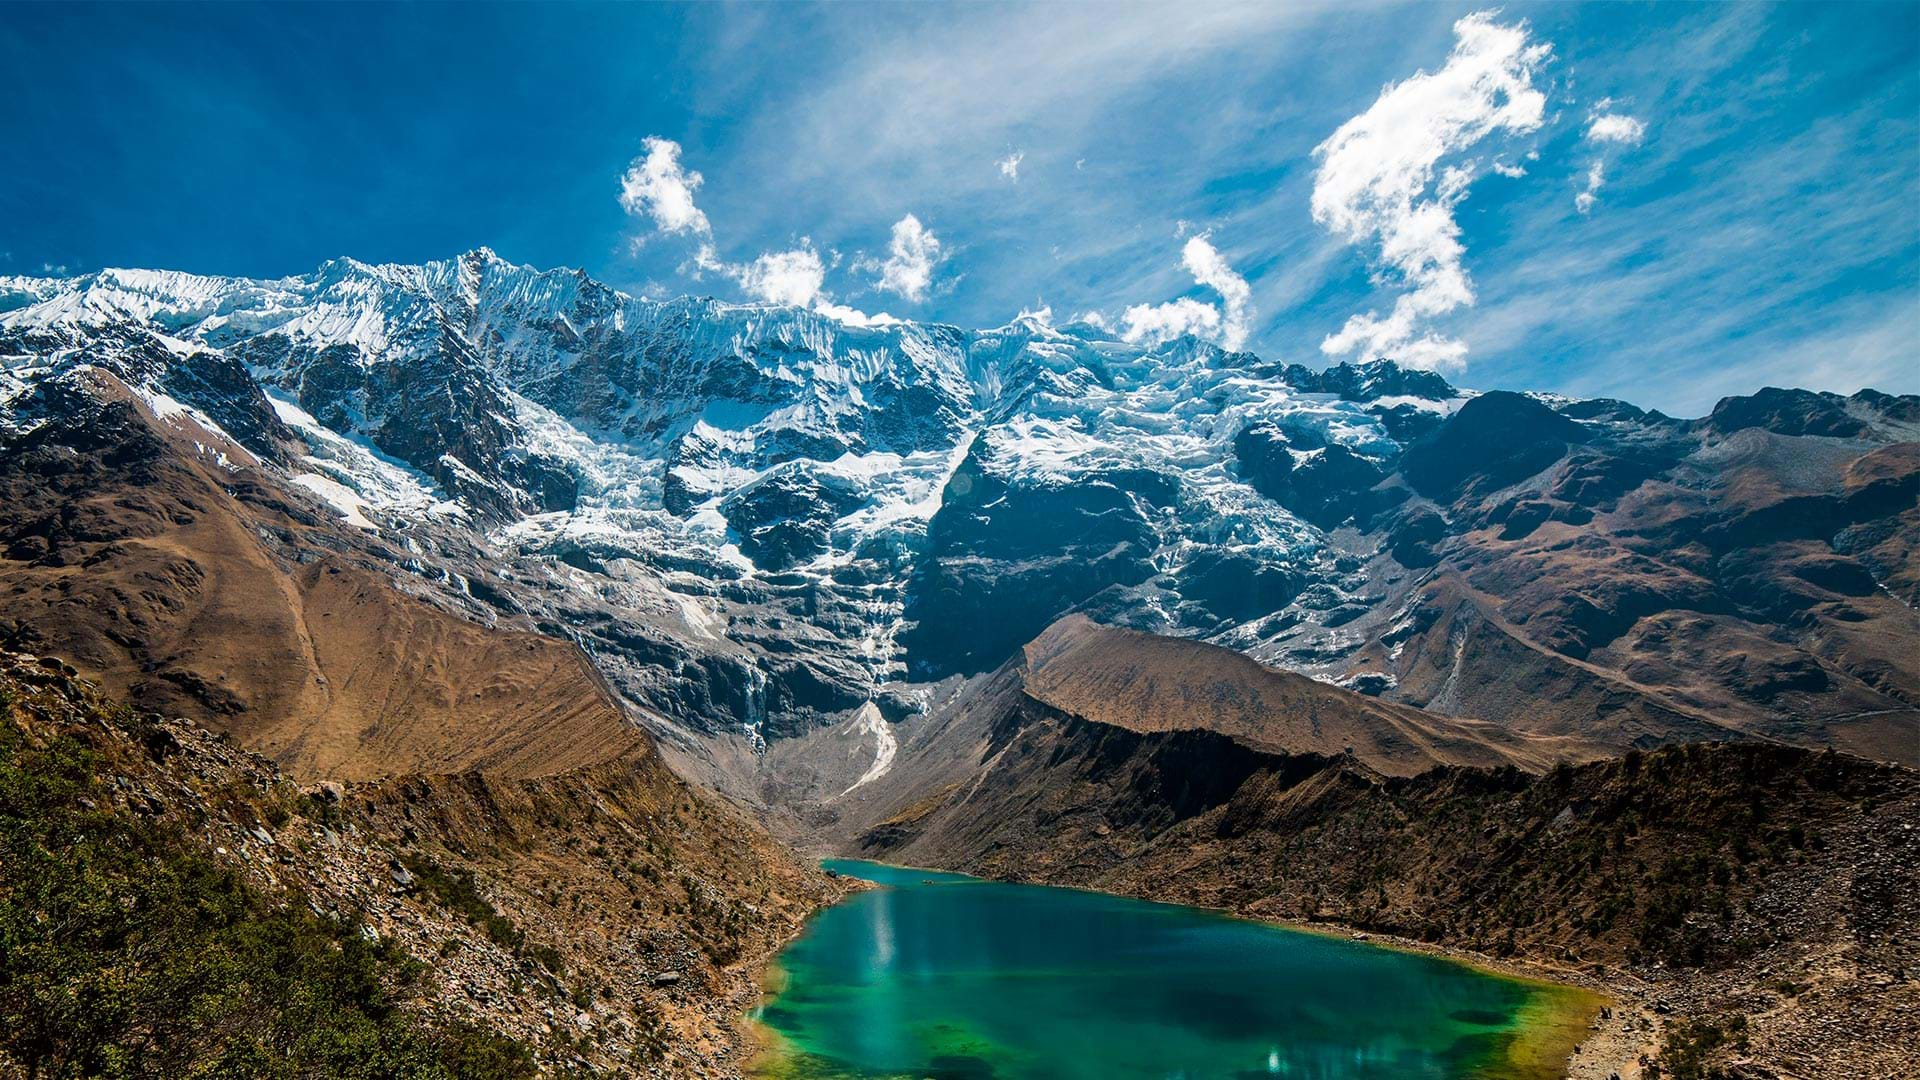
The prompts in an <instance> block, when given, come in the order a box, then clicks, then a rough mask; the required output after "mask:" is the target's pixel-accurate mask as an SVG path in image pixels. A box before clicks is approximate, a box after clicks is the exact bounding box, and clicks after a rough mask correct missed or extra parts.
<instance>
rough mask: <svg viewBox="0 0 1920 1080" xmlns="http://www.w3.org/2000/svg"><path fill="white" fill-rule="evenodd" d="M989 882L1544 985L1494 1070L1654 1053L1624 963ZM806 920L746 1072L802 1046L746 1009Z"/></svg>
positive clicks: (1613, 1069)
mask: <svg viewBox="0 0 1920 1080" xmlns="http://www.w3.org/2000/svg"><path fill="white" fill-rule="evenodd" d="M876 865H885V866H887V867H889V868H891V869H895V870H901V871H907V872H910V873H926V874H939V875H943V876H945V875H953V876H958V877H966V878H972V879H973V880H977V881H981V882H987V883H995V879H991V878H975V877H973V876H972V875H964V874H956V872H955V871H951V870H941V869H936V868H932V867H919V866H911V865H901V864H876ZM848 880H849V882H850V885H851V887H850V888H849V890H848V892H847V893H846V894H844V895H843V896H842V897H841V898H840V899H839V900H837V901H836V903H841V902H844V901H845V900H846V899H847V898H848V897H850V896H851V895H852V894H853V893H855V892H858V891H864V890H866V889H876V888H891V887H893V886H889V885H885V884H880V883H875V882H869V881H867V880H865V879H862V878H858V877H849V878H848ZM997 883H1000V884H1018V885H1023V886H1026V887H1034V888H1043V889H1060V890H1063V891H1070V892H1078V893H1085V894H1090V895H1096V896H1112V897H1119V898H1124V899H1129V900H1135V901H1139V902H1142V903H1148V904H1158V905H1165V906H1168V907H1176V908H1182V909H1186V910H1192V911H1204V912H1207V913H1209V914H1211V915H1215V916H1219V917H1223V918H1228V919H1233V920H1236V921H1242V922H1247V923H1253V924H1256V925H1264V926H1271V927H1274V928H1276V929H1282V930H1288V931H1292V932H1296V933H1302V934H1309V935H1313V936H1319V937H1325V938H1329V939H1335V940H1344V941H1350V942H1355V943H1360V944H1364V945H1367V946H1369V947H1373V948H1380V949H1385V950H1389V951H1395V952H1405V953H1410V954H1418V955H1423V956H1428V957H1432V958H1435V959H1440V960H1445V961H1447V962H1448V963H1451V964H1457V965H1459V966H1462V967H1465V968H1468V969H1471V970H1475V971H1478V972H1480V973H1482V974H1484V975H1487V976H1490V977H1494V978H1499V979H1502V980H1506V981H1511V982H1520V983H1524V984H1527V985H1529V986H1532V987H1535V988H1537V989H1538V990H1539V991H1541V992H1543V994H1544V995H1545V997H1544V998H1543V999H1542V1000H1537V1001H1535V1002H1533V1003H1530V1004H1529V1005H1527V1006H1526V1007H1524V1009H1523V1012H1527V1013H1532V1014H1533V1015H1531V1016H1527V1017H1526V1018H1525V1019H1524V1020H1523V1021H1522V1024H1521V1027H1522V1033H1521V1035H1520V1037H1518V1038H1517V1039H1516V1040H1515V1041H1514V1042H1513V1043H1512V1044H1511V1045H1510V1046H1509V1047H1507V1049H1506V1050H1505V1051H1504V1053H1503V1059H1504V1065H1505V1067H1504V1068H1501V1069H1499V1071H1498V1073H1497V1075H1503V1076H1514V1077H1526V1078H1533V1077H1542V1078H1544V1077H1548V1076H1568V1077H1576V1078H1580V1080H1586V1078H1589V1077H1591V1078H1593V1080H1606V1078H1609V1077H1613V1076H1618V1077H1619V1078H1620V1080H1638V1078H1639V1077H1640V1076H1641V1075H1642V1074H1643V1070H1642V1067H1641V1061H1642V1060H1643V1057H1644V1056H1646V1055H1650V1054H1651V1053H1652V1050H1653V1048H1654V1046H1655V1044H1656V1039H1657V1033H1658V1024H1657V1018H1656V1017H1655V1015H1654V1013H1653V1011H1652V1009H1651V1008H1650V1007H1649V1006H1648V1005H1647V1004H1646V999H1647V993H1646V988H1645V987H1644V986H1641V985H1639V982H1638V980H1635V979H1633V978H1632V977H1631V976H1627V975H1625V974H1624V973H1617V972H1612V971H1610V970H1607V971H1601V972H1595V971H1592V970H1581V969H1574V968H1567V967H1563V966H1559V965H1554V964H1550V963H1546V962H1542V961H1537V960H1532V959H1527V958H1500V957H1493V956H1489V955H1486V954H1482V953H1478V952H1474V951H1472V950H1466V949H1456V948H1450V947H1447V946H1444V945H1438V944H1435V943H1432V942H1426V941H1419V940H1415V939H1411V938H1402V937H1398V936H1396V935H1392V934H1381V933H1377V932H1370V931H1361V930H1357V929H1354V928H1352V927H1347V926H1343V925H1340V924H1336V923H1328V922H1300V921H1294V920H1285V919H1273V918H1265V917H1261V916H1258V915H1249V914H1245V913H1241V912H1235V911H1232V910H1230V909H1226V908H1221V907H1213V906H1204V905H1193V904H1182V903H1178V902H1173V901H1167V900H1162V899H1159V898H1156V897H1152V896H1139V895H1129V894H1127V893H1122V892H1108V891H1106V890H1100V889H1090V888H1085V887H1080V886H1074V885H1052V884H1040V883H1028V882H997ZM831 906H832V905H829V907H831ZM826 910H827V908H825V907H823V908H822V909H821V912H824V911H826ZM821 912H816V913H815V916H814V919H817V918H818V917H819V915H820V913H821ZM812 923H813V919H810V920H809V921H808V924H807V925H806V926H803V927H801V928H800V929H799V930H798V931H796V932H795V933H794V934H793V935H792V936H791V937H790V938H789V940H788V942H787V943H784V944H783V945H782V946H781V948H780V949H776V950H775V952H774V954H773V955H772V956H769V957H768V958H767V959H766V961H765V962H764V963H762V964H761V965H760V967H759V969H758V974H757V975H756V977H755V978H754V980H753V983H754V986H755V989H756V992H757V996H756V997H755V998H754V1000H753V1003H752V1004H750V1005H749V1006H747V1007H746V1008H745V1009H744V1010H743V1011H742V1012H741V1014H740V1022H741V1028H742V1031H743V1033H744V1034H745V1035H746V1046H745V1049H744V1052H743V1054H742V1055H741V1056H740V1058H739V1059H738V1060H739V1063H740V1065H741V1067H742V1069H743V1074H744V1075H748V1076H776V1075H778V1076H785V1075H788V1074H787V1073H786V1072H784V1071H780V1070H781V1069H782V1066H783V1065H786V1066H796V1065H798V1064H800V1058H801V1057H802V1055H800V1054H799V1053H798V1051H797V1048H795V1047H794V1046H793V1045H792V1044H791V1043H789V1042H788V1041H787V1040H786V1039H785V1038H784V1037H783V1036H782V1035H781V1034H780V1033H779V1032H778V1031H776V1030H774V1029H773V1028H771V1027H770V1026H768V1025H766V1024H764V1023H761V1022H760V1021H759V1020H758V1019H757V1018H756V1017H755V1016H754V1015H753V1014H754V1013H755V1012H757V1010H758V1008H759V1007H760V1006H761V1005H763V1004H764V1003H765V1002H766V1001H767V1000H769V999H770V998H771V997H774V996H777V995H778V993H779V992H780V990H781V989H783V988H784V986H785V983H786V973H785V971H784V969H782V968H781V966H780V965H779V963H778V960H777V957H778V955H779V953H780V952H782V951H784V949H785V947H786V945H787V944H790V943H791V941H793V940H797V939H798V938H799V937H801V936H803V935H804V934H805V933H806V932H807V930H808V928H809V927H810V926H811V925H812Z"/></svg>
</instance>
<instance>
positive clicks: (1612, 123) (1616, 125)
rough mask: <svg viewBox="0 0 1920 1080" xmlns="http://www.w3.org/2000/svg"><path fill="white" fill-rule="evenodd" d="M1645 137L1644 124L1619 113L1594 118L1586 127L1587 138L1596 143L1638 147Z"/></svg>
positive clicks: (1645, 129) (1645, 128)
mask: <svg viewBox="0 0 1920 1080" xmlns="http://www.w3.org/2000/svg"><path fill="white" fill-rule="evenodd" d="M1609 104H1611V101H1609ZM1646 137H1647V125H1646V124H1644V123H1642V122H1641V121H1639V120H1636V119H1634V118H1633V117H1631V116H1624V115H1622V114H1620V113H1604V114H1602V115H1600V116H1596V117H1594V118H1593V123H1591V124H1588V125H1587V138H1588V139H1589V140H1590V141H1593V142H1597V143H1624V144H1626V145H1628V146H1639V145H1640V144H1641V143H1642V142H1643V141H1645V139H1646Z"/></svg>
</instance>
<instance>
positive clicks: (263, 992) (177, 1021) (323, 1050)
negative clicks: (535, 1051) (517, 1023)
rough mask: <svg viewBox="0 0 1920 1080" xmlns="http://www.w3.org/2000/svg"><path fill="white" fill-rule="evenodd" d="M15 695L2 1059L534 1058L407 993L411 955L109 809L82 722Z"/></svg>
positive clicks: (134, 1071) (6, 781)
mask: <svg viewBox="0 0 1920 1080" xmlns="http://www.w3.org/2000/svg"><path fill="white" fill-rule="evenodd" d="M15 707H16V701H15V700H14V698H13V697H12V696H11V695H8V696H7V697H6V698H5V699H4V700H3V701H0V712H4V714H5V715H4V716H0V868H3V869H0V1072H6V1071H8V1067H9V1066H12V1067H16V1068H18V1069H20V1070H21V1071H22V1072H24V1073H25V1074H26V1075H31V1076H36V1077H81V1076H86V1077H115V1078H122V1077H124V1078H142V1077H154V1078H174V1077H185V1076H209V1077H243V1076H244V1077H309V1076H328V1077H369V1078H372V1077H414V1078H437V1077H461V1078H468V1077H473V1078H498V1077H518V1076H527V1075H531V1074H532V1072H533V1067H532V1060H531V1057H530V1054H529V1052H528V1051H527V1049H526V1048H525V1047H524V1046H521V1045H520V1044H518V1043H515V1042H513V1041H511V1040H509V1039H505V1038H502V1037H499V1036H497V1035H495V1034H493V1033H490V1032H488V1031H485V1030H482V1029H480V1028H478V1027H475V1026H471V1025H467V1024H463V1023H457V1022H435V1021H429V1020H428V1019H427V1018H426V1017H425V1016H424V1015H423V1014H421V1013H418V1012H415V1011H413V1010H411V1009H410V1008H408V1007H407V1005H406V1002H407V998H408V995H409V994H410V993H411V992H412V991H413V990H414V989H415V988H416V987H418V985H419V984H420V980H421V978H422V975H423V968H422V967H421V965H419V964H418V963H417V962H415V961H414V960H412V959H411V958H409V957H408V956H406V955H405V954H404V953H403V952H401V951H399V950H398V949H396V948H394V947H393V946H391V945H390V944H388V943H386V942H384V941H375V940H372V939H371V937H370V936H369V935H367V934H363V933H362V932H361V930H360V928H359V927H358V926H357V925H356V924H355V922H354V921H353V920H352V919H350V918H341V919H332V918H324V917H321V916H318V915H314V914H311V913H310V912H309V911H308V910H307V908H306V907H305V906H304V905H302V904H298V903H289V902H287V898H283V897H279V896H274V895H270V894H268V893H266V892H263V891H261V890H259V889H258V888H256V887H255V886H253V885H251V884H249V882H248V881H247V880H246V879H245V878H244V877H243V876H242V875H241V874H240V873H239V872H238V871H237V870H236V869H234V868H233V867H232V866H231V865H229V864H227V863H225V862H223V861H221V860H220V859H217V858H216V857H215V856H214V854H213V853H212V852H211V851H209V850H208V849H207V848H206V847H205V846H204V845H203V844H202V842H201V841H200V840H199V839H198V838H197V837H196V836H195V835H193V833H192V832H190V831H189V830H188V829H186V828H183V827H182V826H181V825H179V824H177V823H173V822H170V821H169V820H168V819H165V818H156V817H150V816H140V815H135V814H133V813H131V812H128V811H126V810H123V809H116V807H115V803H114V801H113V797H112V791H111V789H110V787H109V785H108V783H107V782H106V781H105V780H104V779H103V777H104V775H105V774H106V772H107V771H108V766H109V760H108V759H107V758H105V757H103V755H102V752H101V751H100V750H99V749H97V748H96V746H95V745H94V743H93V741H92V739H91V735H92V733H91V732H90V731H88V730H87V729H67V730H57V731H53V732H52V733H48V732H47V730H46V729H44V728H33V729H30V728H28V727H26V726H24V725H22V724H20V723H17V722H16V717H15ZM120 722H122V723H128V722H132V721H131V720H130V719H129V718H128V717H127V716H125V715H122V716H121V717H120ZM156 730H157V729H156ZM145 741H146V742H147V744H148V747H149V750H150V751H151V749H152V748H153V747H154V746H157V745H161V743H162V740H159V739H157V738H149V739H147V740H145ZM222 795H223V797H225V798H231V799H237V798H241V797H242V796H243V793H240V792H223V793H222Z"/></svg>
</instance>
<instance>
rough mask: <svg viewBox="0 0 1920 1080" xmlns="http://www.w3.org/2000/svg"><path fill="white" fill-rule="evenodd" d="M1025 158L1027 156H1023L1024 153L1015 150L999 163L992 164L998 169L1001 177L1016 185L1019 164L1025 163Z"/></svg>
mask: <svg viewBox="0 0 1920 1080" xmlns="http://www.w3.org/2000/svg"><path fill="white" fill-rule="evenodd" d="M1026 157H1027V155H1026V154H1025V152H1023V151H1020V150H1015V151H1014V152H1013V153H1011V154H1008V155H1007V156H1006V157H1003V158H1001V159H1000V160H999V161H996V162H994V164H995V165H998V166H999V167H1000V175H1001V176H1004V177H1006V178H1007V179H1009V180H1011V181H1013V182H1014V183H1016V184H1017V183H1019V182H1020V163H1021V162H1022V161H1025V160H1026Z"/></svg>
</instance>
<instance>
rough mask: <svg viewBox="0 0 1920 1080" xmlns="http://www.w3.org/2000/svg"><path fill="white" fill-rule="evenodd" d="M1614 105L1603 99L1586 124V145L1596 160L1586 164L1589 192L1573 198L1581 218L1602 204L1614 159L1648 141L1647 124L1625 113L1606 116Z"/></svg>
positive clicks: (1612, 113) (1610, 113)
mask: <svg viewBox="0 0 1920 1080" xmlns="http://www.w3.org/2000/svg"><path fill="white" fill-rule="evenodd" d="M1612 105H1613V102H1612V100H1611V99H1604V100H1602V101H1600V102H1599V103H1597V104H1596V105H1595V106H1594V110H1595V111H1594V113H1593V116H1592V117H1591V119H1590V120H1589V121H1588V123H1587V141H1588V142H1590V143H1592V144H1593V145H1594V147H1595V150H1594V155H1593V160H1591V161H1589V162H1588V163H1587V187H1586V190H1584V191H1582V192H1580V194H1578V195H1575V196H1574V197H1573V206H1574V209H1576V210H1578V211H1580V212H1581V213H1582V214H1590V213H1592V212H1593V204H1594V203H1595V202H1597V201H1598V200H1599V197H1600V188H1601V187H1602V186H1603V185H1605V184H1606V182H1607V166H1608V165H1609V164H1610V163H1611V155H1612V154H1613V153H1615V152H1617V151H1619V150H1622V149H1625V148H1627V147H1632V146H1639V145H1640V144H1641V143H1642V142H1645V141H1646V138H1647V125H1646V124H1645V122H1643V121H1641V120H1639V119H1637V118H1635V117H1631V116H1627V115H1626V114H1624V113H1616V112H1607V111H1605V110H1607V109H1609V108H1611V107H1612Z"/></svg>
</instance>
